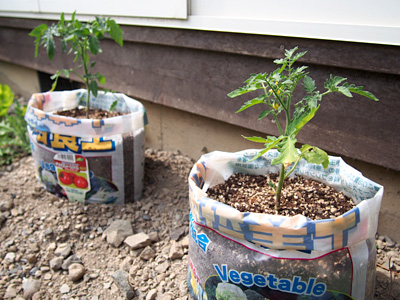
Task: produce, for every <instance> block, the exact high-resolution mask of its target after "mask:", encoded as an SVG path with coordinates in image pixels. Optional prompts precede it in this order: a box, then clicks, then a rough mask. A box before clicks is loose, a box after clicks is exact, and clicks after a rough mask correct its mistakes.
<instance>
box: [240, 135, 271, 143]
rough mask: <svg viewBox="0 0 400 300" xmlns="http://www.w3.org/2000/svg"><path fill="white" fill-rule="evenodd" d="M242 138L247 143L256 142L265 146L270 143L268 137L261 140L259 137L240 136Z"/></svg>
mask: <svg viewBox="0 0 400 300" xmlns="http://www.w3.org/2000/svg"><path fill="white" fill-rule="evenodd" d="M242 137H243V138H245V139H246V140H248V141H251V142H256V143H263V144H265V143H270V142H271V140H270V139H269V138H270V137H268V139H265V138H262V137H259V136H252V137H247V136H243V135H242Z"/></svg>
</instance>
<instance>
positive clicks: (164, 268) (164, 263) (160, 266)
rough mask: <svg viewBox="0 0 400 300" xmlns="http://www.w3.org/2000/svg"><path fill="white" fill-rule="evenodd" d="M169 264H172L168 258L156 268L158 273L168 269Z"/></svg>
mask: <svg viewBox="0 0 400 300" xmlns="http://www.w3.org/2000/svg"><path fill="white" fill-rule="evenodd" d="M169 266H170V263H169V261H167V260H166V261H164V262H163V263H162V264H160V265H158V266H157V267H156V269H155V270H156V272H157V273H158V274H162V273H165V272H166V271H167V270H168V268H169Z"/></svg>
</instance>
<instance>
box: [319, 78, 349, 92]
mask: <svg viewBox="0 0 400 300" xmlns="http://www.w3.org/2000/svg"><path fill="white" fill-rule="evenodd" d="M346 80H347V78H344V77H340V76H335V77H333V76H332V75H330V77H329V79H328V80H327V81H326V82H325V84H324V87H325V88H326V89H328V90H331V91H333V92H336V91H337V86H338V85H339V84H340V83H342V82H343V81H346Z"/></svg>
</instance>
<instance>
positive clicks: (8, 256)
mask: <svg viewBox="0 0 400 300" xmlns="http://www.w3.org/2000/svg"><path fill="white" fill-rule="evenodd" d="M15 257H16V254H15V252H8V253H7V254H6V256H5V257H4V262H5V263H6V264H8V265H9V264H12V263H13V262H15Z"/></svg>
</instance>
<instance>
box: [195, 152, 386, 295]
mask: <svg viewBox="0 0 400 300" xmlns="http://www.w3.org/2000/svg"><path fill="white" fill-rule="evenodd" d="M257 152H258V150H246V151H242V152H237V153H226V152H212V153H208V154H206V155H203V156H202V157H201V158H200V160H199V161H198V162H197V163H196V164H195V166H194V167H193V169H192V170H191V173H190V175H189V197H190V199H189V201H190V209H191V212H190V242H189V268H188V285H189V290H190V293H191V295H192V297H193V298H194V299H195V300H203V299H208V300H211V299H218V300H226V299H240V300H242V299H243V300H245V299H253V300H259V299H279V300H283V299H356V300H364V299H372V298H373V291H374V283H375V267H376V266H375V263H376V252H375V251H376V249H375V233H376V230H377V225H378V214H379V209H380V204H381V199H382V195H383V187H382V186H380V185H378V184H376V183H374V182H372V181H371V180H369V179H367V178H365V177H363V176H362V174H361V173H360V172H358V171H357V170H355V169H353V168H351V167H350V166H349V165H347V164H346V163H345V162H344V161H343V160H342V159H341V158H339V157H330V164H329V167H328V168H327V169H326V170H324V169H323V167H320V166H318V165H313V164H308V163H306V162H305V161H304V160H303V161H302V162H300V163H299V165H298V166H297V168H296V170H295V172H294V173H296V175H302V176H304V177H306V178H311V179H315V180H317V181H320V182H323V183H325V184H327V185H329V186H331V187H334V188H335V189H336V190H337V191H341V192H343V193H344V194H345V195H346V196H349V197H351V198H352V199H353V201H355V203H356V204H357V205H356V207H354V208H353V209H351V210H350V211H348V212H347V213H345V214H343V215H341V216H339V217H337V218H334V219H325V220H318V221H314V220H310V219H308V218H306V217H304V216H302V215H297V216H294V217H283V216H278V215H268V214H261V213H244V212H239V211H238V210H236V209H234V208H233V207H231V206H228V205H225V204H222V203H220V202H218V201H215V200H213V199H210V198H208V196H207V189H208V188H209V187H212V186H214V185H217V184H220V183H223V182H224V181H225V180H226V179H228V178H229V177H230V176H231V175H232V174H233V173H236V172H239V173H245V174H254V175H261V174H267V173H279V166H272V165H271V161H272V160H273V159H274V158H275V157H276V156H277V155H278V152H277V151H275V150H272V151H269V152H267V153H266V154H265V155H264V156H262V157H260V158H259V159H257V160H255V161H251V162H250V159H251V158H252V157H254V156H255V154H256V153H257Z"/></svg>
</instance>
